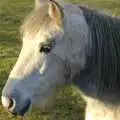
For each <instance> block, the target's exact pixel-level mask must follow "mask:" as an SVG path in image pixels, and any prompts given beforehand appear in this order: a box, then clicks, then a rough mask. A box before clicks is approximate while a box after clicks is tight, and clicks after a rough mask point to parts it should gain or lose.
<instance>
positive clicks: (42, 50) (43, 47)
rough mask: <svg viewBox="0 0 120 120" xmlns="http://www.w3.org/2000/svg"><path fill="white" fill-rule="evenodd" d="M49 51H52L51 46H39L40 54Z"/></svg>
mask: <svg viewBox="0 0 120 120" xmlns="http://www.w3.org/2000/svg"><path fill="white" fill-rule="evenodd" d="M51 49H52V46H51V45H47V44H46V45H41V47H40V52H41V53H42V52H44V53H46V54H47V53H49V52H50V51H51Z"/></svg>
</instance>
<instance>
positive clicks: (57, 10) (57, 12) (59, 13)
mask: <svg viewBox="0 0 120 120" xmlns="http://www.w3.org/2000/svg"><path fill="white" fill-rule="evenodd" d="M48 13H49V16H50V18H51V19H52V20H54V21H55V22H56V23H57V24H62V20H63V17H64V14H63V10H62V7H61V6H60V5H59V4H58V3H57V2H55V1H54V0H50V3H49V8H48Z"/></svg>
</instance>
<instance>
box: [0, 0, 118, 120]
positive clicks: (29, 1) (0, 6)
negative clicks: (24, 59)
mask: <svg viewBox="0 0 120 120" xmlns="http://www.w3.org/2000/svg"><path fill="white" fill-rule="evenodd" d="M68 1H69V2H73V3H80V2H82V3H85V4H88V5H89V6H93V7H95V8H99V9H101V10H103V8H104V9H105V10H106V11H107V12H108V13H110V12H111V13H112V14H113V15H120V1H119V0H68ZM32 7H33V0H0V94H1V91H2V88H3V85H4V84H5V82H6V80H7V77H8V75H9V72H10V70H11V69H12V67H13V65H14V63H15V62H16V59H17V57H18V54H19V52H20V48H21V41H20V36H19V26H20V24H21V21H22V20H23V18H24V17H25V16H26V15H27V14H28V13H29V11H30V10H31V9H32ZM84 107H85V103H84V101H83V100H82V99H81V97H80V93H79V92H78V90H77V89H76V88H74V87H73V86H71V87H67V88H66V89H64V90H62V91H61V92H59V93H58V95H57V100H56V103H55V109H54V114H51V115H48V116H43V115H40V114H39V111H34V112H33V113H32V114H31V115H30V116H29V117H27V119H28V120H44V119H45V120H46V119H48V120H50V119H52V120H53V118H54V119H55V120H83V118H84ZM51 116H53V118H51ZM0 120H19V118H13V117H12V116H11V115H9V114H8V113H7V112H6V111H5V110H4V109H3V108H2V106H1V105H0Z"/></svg>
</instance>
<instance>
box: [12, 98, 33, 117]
mask: <svg viewBox="0 0 120 120" xmlns="http://www.w3.org/2000/svg"><path fill="white" fill-rule="evenodd" d="M30 107H31V101H30V100H29V101H27V104H25V105H24V107H22V108H21V109H20V110H19V111H18V110H16V111H14V110H13V111H10V113H12V115H13V116H21V117H22V116H24V115H25V114H26V113H27V112H28V111H29V109H30Z"/></svg>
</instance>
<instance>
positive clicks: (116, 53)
mask: <svg viewBox="0 0 120 120" xmlns="http://www.w3.org/2000/svg"><path fill="white" fill-rule="evenodd" d="M80 9H81V10H82V11H83V14H84V16H85V19H86V22H87V24H88V26H89V29H90V35H89V38H90V41H92V48H91V49H92V50H91V56H89V59H88V60H89V61H88V63H89V66H91V67H92V68H97V73H98V75H97V81H94V82H95V84H96V85H97V86H99V88H98V91H99V93H100V94H101V93H103V92H105V91H106V92H110V91H112V92H116V91H118V90H120V19H118V18H117V17H116V18H115V17H111V16H109V15H105V14H102V13H99V12H97V11H96V10H91V9H89V8H86V7H83V6H80Z"/></svg>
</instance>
